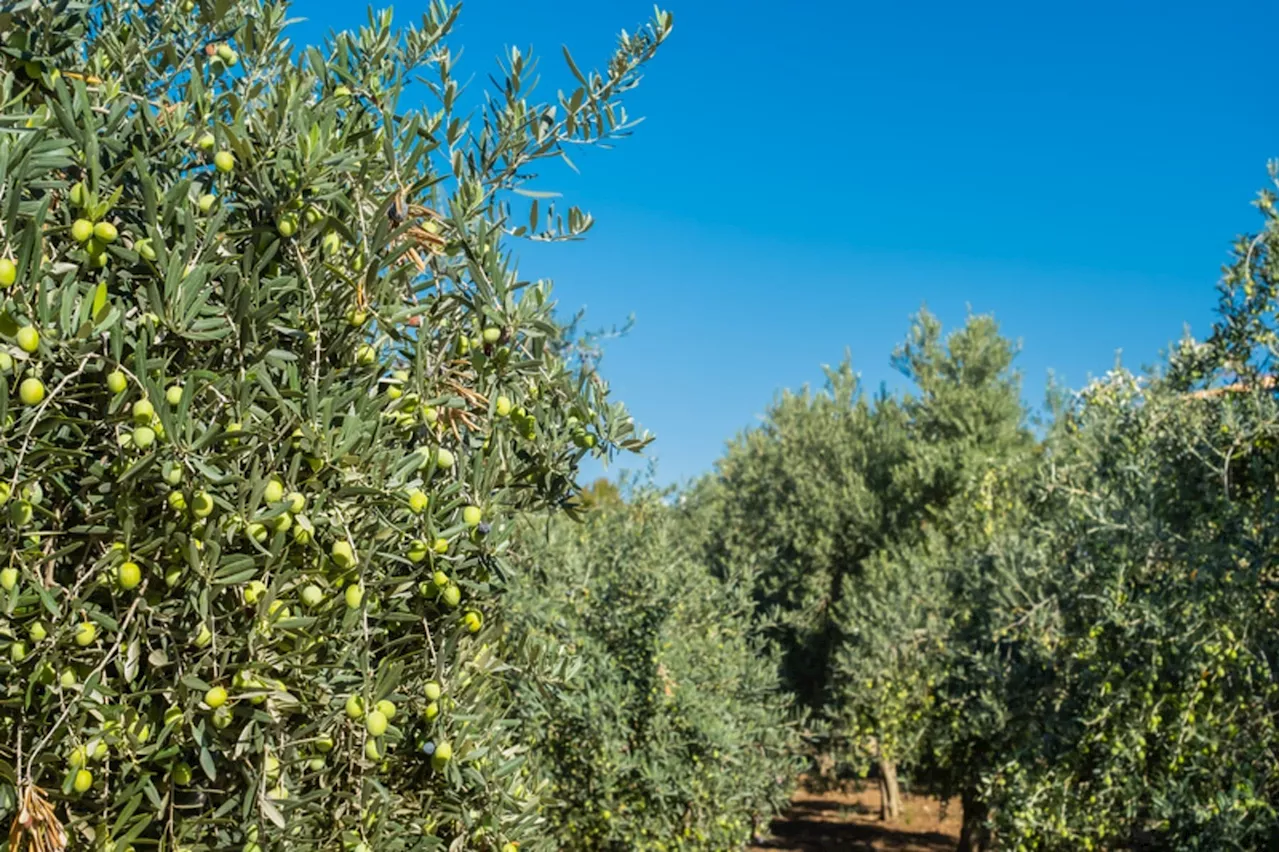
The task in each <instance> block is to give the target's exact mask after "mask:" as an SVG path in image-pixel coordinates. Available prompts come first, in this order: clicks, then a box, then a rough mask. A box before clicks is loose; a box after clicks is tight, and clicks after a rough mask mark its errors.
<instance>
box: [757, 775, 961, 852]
mask: <svg viewBox="0 0 1280 852" xmlns="http://www.w3.org/2000/svg"><path fill="white" fill-rule="evenodd" d="M879 816H880V795H879V793H878V792H877V791H876V790H875V789H874V788H871V789H865V790H859V791H855V792H841V791H831V792H828V793H809V792H806V791H805V790H803V789H801V790H800V791H798V792H797V793H796V796H795V798H794V799H792V800H791V806H790V807H789V808H787V810H786V811H785V812H783V814H782V815H781V816H780V817H778V818H777V819H776V820H774V821H773V825H772V826H771V834H770V836H769V838H768V839H767V840H766V841H765V842H763V843H762V844H761V845H759V846H752V847H750V849H749V852H819V850H822V852H828V850H829V852H873V850H874V852H952V850H954V849H955V848H956V842H957V841H958V840H959V839H960V803H959V802H958V801H956V802H952V803H951V806H950V807H949V808H947V809H946V811H945V812H944V811H943V809H942V803H941V802H939V801H938V800H937V799H930V798H926V797H923V796H911V795H904V796H903V807H902V815H901V816H900V817H898V819H895V820H889V821H887V822H881V821H880V818H879Z"/></svg>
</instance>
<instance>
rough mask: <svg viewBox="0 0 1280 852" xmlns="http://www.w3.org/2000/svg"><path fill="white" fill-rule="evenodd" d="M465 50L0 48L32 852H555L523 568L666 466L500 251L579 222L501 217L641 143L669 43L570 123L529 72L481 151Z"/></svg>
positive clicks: (567, 99)
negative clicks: (514, 545)
mask: <svg viewBox="0 0 1280 852" xmlns="http://www.w3.org/2000/svg"><path fill="white" fill-rule="evenodd" d="M456 14H457V9H456V8H453V7H448V6H445V5H443V4H432V5H431V6H430V8H429V11H428V13H427V14H426V15H425V16H424V17H423V19H422V22H421V25H420V26H417V27H412V28H406V29H400V30H395V29H392V27H391V18H390V14H389V13H388V14H384V15H379V16H372V15H371V17H370V20H369V24H368V26H366V27H364V28H362V29H361V30H360V31H359V32H358V33H341V34H338V35H336V36H334V37H332V38H331V39H330V40H329V41H327V42H326V43H325V44H323V45H322V46H318V47H314V48H308V49H306V50H302V51H299V52H294V51H293V50H292V49H291V48H290V46H289V45H288V43H287V42H286V40H285V38H284V28H285V26H286V22H287V17H288V9H287V8H286V5H285V4H284V3H277V2H266V0H263V2H257V0H200V2H193V0H187V2H154V3H150V2H141V1H140V0H137V1H136V2H126V0H120V2H114V0H112V1H111V2H108V0H94V2H76V0H68V2H61V3H43V2H33V0H20V1H19V2H17V3H8V4H5V7H4V11H3V12H0V40H2V41H3V47H0V369H2V371H3V372H0V379H2V380H3V383H4V387H3V389H0V390H2V392H0V422H3V423H4V431H3V434H2V435H0V504H5V505H4V510H5V520H4V522H3V524H0V559H2V562H3V565H2V566H0V567H2V570H0V711H2V712H0V818H4V819H5V820H6V821H8V820H9V819H10V818H12V819H13V830H12V833H11V835H10V843H11V845H12V846H15V847H17V848H33V849H58V848H63V845H64V844H65V843H66V842H68V841H69V842H70V844H71V845H72V846H73V847H74V848H90V847H91V848H98V849H114V850H125V849H129V848H134V847H135V846H136V847H141V848H158V849H179V848H181V849H186V850H196V849H219V850H225V849H228V848H240V847H243V848H244V849H246V850H252V849H257V848H259V847H260V846H267V847H270V848H296V849H335V848H344V847H345V848H356V849H369V848H376V849H379V850H395V849H408V848H414V849H430V848H443V847H446V846H449V845H451V844H452V846H453V848H459V847H461V846H466V847H467V848H476V849H498V848H505V849H508V850H509V849H511V848H513V847H512V846H510V844H511V843H512V842H515V841H522V840H526V839H533V840H536V839H537V838H538V837H540V836H541V834H540V832H539V831H538V830H537V829H536V824H537V822H538V820H539V818H538V817H537V814H536V807H537V802H536V800H535V799H534V798H533V797H531V796H530V795H529V788H530V786H532V785H527V783H526V782H529V781H530V780H531V778H530V776H529V771H530V770H529V767H528V766H526V765H525V764H523V763H522V761H521V760H520V758H521V754H522V745H521V743H520V742H519V733H518V730H517V729H516V727H515V726H514V725H504V724H503V720H502V716H501V714H502V712H503V711H504V708H505V707H507V706H508V705H507V704H506V703H505V702H504V700H503V698H504V695H506V693H505V692H504V690H506V689H507V688H508V687H507V685H506V681H505V680H503V679H502V678H500V677H489V676H487V673H489V672H491V671H493V670H494V669H497V668H500V664H499V662H498V661H496V660H495V659H494V658H493V655H492V653H491V651H490V650H488V649H486V644H485V643H486V642H487V640H488V639H489V637H490V634H491V633H493V632H494V629H495V624H496V623H497V622H499V621H500V619H498V618H497V616H499V615H500V611H501V610H500V602H499V599H498V597H497V591H498V585H499V583H500V581H501V578H502V576H503V574H504V572H505V571H506V570H507V568H508V566H507V564H506V556H505V547H506V544H505V542H506V539H507V536H508V533H509V529H510V526H511V521H512V520H513V519H515V518H517V517H519V515H520V514H521V513H523V512H526V511H529V510H534V509H537V510H545V509H547V508H548V507H553V508H554V507H559V506H561V505H562V504H563V503H564V501H565V500H566V499H567V498H568V497H569V496H571V494H572V493H573V489H574V485H573V480H574V477H575V474H576V469H577V464H578V462H579V460H580V459H581V458H582V456H583V455H584V454H585V453H587V452H596V453H610V452H613V451H615V450H617V449H618V448H637V447H639V446H640V445H641V444H642V443H643V440H642V439H640V438H637V437H635V436H633V434H632V426H631V422H630V420H629V419H628V418H627V417H626V416H625V414H624V412H622V410H621V408H620V407H618V406H617V405H613V404H609V403H608V402H607V400H606V398H605V394H606V391H605V388H604V385H603V383H601V382H600V381H599V380H598V379H597V378H596V377H595V375H594V373H593V371H592V369H591V364H590V361H589V360H588V361H585V362H584V361H583V360H582V359H581V358H578V357H576V356H575V354H574V353H575V350H574V349H573V348H572V347H571V346H570V342H569V340H567V339H566V337H565V334H564V332H563V330H562V328H561V326H559V325H558V324H557V323H556V321H555V319H554V317H553V315H552V304H551V302H550V301H549V299H548V291H547V289H546V287H545V286H544V285H541V284H535V285H530V284H529V283H528V282H524V281H521V280H520V279H519V278H518V276H517V275H516V272H515V269H514V265H513V262H512V259H511V257H510V256H509V254H508V253H507V252H506V251H505V249H504V246H505V245H506V238H508V237H512V236H521V235H524V236H532V237H536V238H539V239H557V238H561V237H575V236H577V235H579V234H581V233H582V232H583V231H585V230H586V228H587V227H588V226H589V225H590V218H589V217H587V216H586V215H585V214H582V213H580V212H579V211H577V210H570V211H567V222H568V224H567V226H566V225H565V224H564V223H563V221H562V220H561V216H560V215H559V214H557V213H556V212H555V211H554V210H550V211H549V210H547V209H546V208H545V207H543V208H542V209H541V210H540V209H539V208H538V204H537V202H536V201H535V202H533V203H532V204H531V205H530V208H531V209H529V210H527V211H525V210H523V209H522V210H520V211H514V212H513V210H512V209H511V199H510V194H509V193H510V191H512V190H518V189H519V186H520V184H522V183H524V182H526V181H527V180H528V179H529V178H530V177H531V171H530V170H531V167H532V166H533V165H534V164H535V163H536V162H537V161H539V160H543V159H546V158H550V157H559V156H561V155H562V154H563V152H564V148H565V146H566V145H567V144H569V143H570V142H572V143H576V144H584V143H587V144H589V143H592V142H595V141H598V140H600V139H606V138H613V137H616V136H619V135H622V134H624V133H625V132H626V129H627V127H628V120H627V117H626V114H625V112H624V111H622V109H621V107H620V103H619V100H618V99H619V96H620V95H621V94H622V93H623V92H625V91H626V90H627V89H628V88H630V87H631V86H632V85H633V84H634V83H635V82H636V80H637V78H638V72H639V69H640V67H641V65H642V64H643V63H644V62H645V61H646V60H648V59H649V58H650V57H651V56H652V55H653V53H654V51H655V50H656V49H657V47H658V45H659V44H660V43H661V42H662V41H663V39H664V38H665V37H666V34H667V32H668V31H669V27H670V19H669V17H668V16H667V15H665V14H664V13H660V12H659V13H658V14H657V17H656V18H655V20H654V21H653V23H652V24H651V25H650V26H648V27H646V28H642V29H641V30H640V31H639V33H638V34H635V35H630V36H628V35H625V34H624V35H623V36H622V38H621V39H620V41H619V43H618V46H617V50H616V52H615V53H614V55H613V57H612V58H611V59H610V60H609V62H608V65H607V68H606V70H605V71H603V72H601V73H591V74H584V73H581V72H579V71H578V69H577V68H576V67H573V66H572V60H569V63H570V70H571V72H572V74H573V75H575V76H576V77H577V79H578V81H579V83H580V84H581V85H580V87H579V88H578V89H577V90H576V91H572V92H571V93H567V94H564V95H562V96H561V98H560V101H559V103H558V104H552V105H548V104H537V103H534V102H531V101H528V100H526V94H527V90H528V88H529V82H530V80H529V77H530V71H531V68H532V63H531V62H530V60H529V59H528V58H527V57H524V56H522V55H521V54H520V53H518V52H516V51H512V52H511V53H510V54H509V56H508V57H507V61H506V65H505V66H504V67H503V68H502V69H501V71H500V74H499V76H498V81H499V83H498V85H499V88H498V91H496V92H495V93H493V96H492V97H490V98H489V99H487V100H486V101H485V102H484V103H483V105H482V106H481V107H480V108H479V109H477V111H476V112H475V114H470V113H469V112H468V111H467V110H464V108H463V107H462V105H461V104H460V97H459V93H460V87H459V83H458V81H457V80H455V79H454V60H455V52H453V51H451V50H450V49H449V47H448V46H447V41H446V39H447V36H448V34H449V31H450V28H451V27H452V25H453V22H454V20H455V16H456ZM566 56H567V54H566ZM419 77H420V78H421V79H422V80H423V83H424V85H423V90H424V96H425V97H426V99H427V103H428V104H429V107H427V108H422V109H411V110H405V109H403V107H402V106H400V105H399V103H398V101H399V99H400V98H401V95H402V90H403V87H404V86H405V85H406V84H407V83H409V82H411V81H413V80H415V79H416V78H419ZM526 212H527V214H528V215H527V216H526V215H525V214H526ZM516 215H518V216H519V221H518V222H517V221H516V220H515V219H514V218H513V217H514V216H516ZM439 693H442V694H439Z"/></svg>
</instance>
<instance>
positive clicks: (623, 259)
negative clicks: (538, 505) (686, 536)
mask: <svg viewBox="0 0 1280 852" xmlns="http://www.w3.org/2000/svg"><path fill="white" fill-rule="evenodd" d="M421 8H422V6H421V4H414V3H400V4H398V5H397V6H396V12H397V15H398V17H399V18H400V19H402V20H406V21H407V20H412V19H416V18H417V16H418V14H419V11H420V9H421ZM664 8H667V9H669V10H670V11H672V12H673V13H674V15H675V31H674V34H673V35H672V37H671V39H670V41H669V42H668V44H667V45H666V46H665V50H664V51H662V53H661V55H660V56H659V57H658V58H657V60H656V61H655V62H654V63H653V65H652V66H651V68H650V69H649V71H648V73H647V75H646V78H645V80H644V82H643V83H642V85H641V86H640V88H639V89H637V90H636V91H635V92H634V93H633V97H632V99H631V100H630V101H629V111H630V112H632V113H634V114H638V115H643V116H645V117H646V120H645V122H644V123H643V124H641V125H640V127H639V128H638V129H637V131H636V133H635V135H634V136H632V137H631V138H630V139H627V140H624V141H623V142H622V143H620V144H619V145H618V146H617V147H616V148H615V149H614V150H612V151H606V152H601V153H599V154H597V155H593V156H589V157H580V158H577V162H578V165H579V166H580V168H581V169H582V174H581V175H580V176H579V175H574V174H573V173H572V172H571V171H569V170H568V169H567V168H557V169H553V170H550V171H548V172H547V173H546V174H545V175H544V176H543V178H542V179H541V180H540V181H539V183H538V185H537V188H542V189H548V190H556V191H561V192H564V193H565V195H566V199H565V200H566V201H570V202H573V203H577V204H579V205H580V206H582V207H584V208H586V209H588V210H589V211H590V212H591V213H593V214H594V215H595V217H596V219H597V225H596V227H595V229H593V231H592V232H591V234H590V235H589V238H588V239H587V240H586V241H585V242H582V243H577V244H569V245H559V246H549V247H543V246H536V247H534V246H530V247H529V250H527V251H522V254H523V257H524V258H525V259H524V261H523V263H522V267H521V268H522V272H523V273H524V274H525V276H526V277H548V278H552V279H554V280H555V292H556V293H557V294H558V297H559V299H560V302H561V304H562V305H563V306H564V308H565V309H566V310H568V311H572V310H576V309H577V308H579V307H585V308H586V309H587V311H588V320H589V324H591V325H609V324H613V323H616V322H622V321H624V320H625V319H626V317H627V316H628V315H629V314H631V313H634V314H635V316H636V323H637V324H636V327H635V329H634V330H633V332H632V333H631V334H630V335H629V336H628V337H626V338H624V339H621V340H618V341H614V342H612V343H611V344H610V345H609V347H608V349H607V354H606V356H605V359H604V362H603V372H604V374H605V377H606V378H607V379H608V380H609V381H610V383H611V386H612V388H613V389H614V391H615V393H616V395H617V397H618V398H620V399H622V400H623V401H625V402H626V403H627V404H628V405H629V406H630V407H631V410H632V412H633V413H634V414H635V416H636V418H637V420H638V421H639V422H640V423H641V424H642V425H643V426H645V427H647V428H649V429H651V430H652V431H654V432H655V433H657V435H658V440H657V442H656V443H655V444H654V445H653V448H652V450H651V451H650V453H649V455H650V456H652V457H654V458H655V459H656V461H657V475H658V479H659V480H660V481H663V482H681V481H684V480H686V479H687V478H689V477H692V476H696V475H697V474H699V473H701V472H703V471H706V470H708V469H710V467H711V466H712V464H713V463H714V461H715V459H716V458H717V457H718V456H719V455H720V454H721V452H722V450H723V446H724V442H725V441H726V439H728V438H730V437H731V436H732V435H733V434H735V433H736V432H738V431H739V430H741V429H743V428H745V427H748V426H750V425H752V424H753V423H755V422H757V421H758V417H759V415H760V414H761V412H762V411H763V410H764V409H765V407H766V406H767V405H768V403H769V401H770V400H771V398H772V397H773V396H774V394H775V393H776V392H777V391H778V390H780V389H782V388H785V387H799V386H800V385H802V384H804V383H806V382H809V383H812V384H818V383H820V382H821V378H822V373H821V365H822V364H824V363H833V362H837V361H839V360H840V359H841V358H842V356H843V353H844V351H845V349H846V348H848V349H849V350H851V351H852V354H853V360H854V365H855V368H856V369H858V370H859V371H861V372H862V374H863V376H864V378H865V379H866V380H867V382H869V383H870V385H871V386H873V387H874V386H876V385H878V384H879V383H880V382H881V381H887V382H888V383H889V384H890V386H891V387H898V386H900V383H899V382H898V381H897V378H896V376H895V374H894V373H893V371H892V370H891V368H890V367H889V365H888V358H889V354H890V351H891V350H892V348H893V346H894V345H895V344H896V343H897V342H898V341H900V340H901V339H902V338H903V337H904V335H905V333H906V330H907V326H908V319H909V316H910V315H911V313H912V312H914V311H915V310H916V309H918V308H919V307H920V306H921V305H922V304H927V305H928V307H929V308H930V309H931V310H933V311H934V312H935V313H937V314H938V315H939V316H940V317H941V318H942V319H943V321H944V322H945V323H946V324H947V325H948V327H954V326H955V325H956V324H958V323H961V322H963V320H964V317H965V313H966V307H967V306H971V307H972V309H973V310H975V311H978V312H984V313H986V312H989V313H993V314H994V315H995V316H996V318H997V319H998V320H999V321H1000V323H1001V325H1002V328H1003V330H1004V332H1005V333H1006V334H1008V335H1009V336H1010V337H1012V338H1014V339H1018V340H1020V341H1021V342H1022V345H1023V352H1022V355H1021V356H1020V358H1019V363H1020V366H1021V369H1022V371H1023V374H1024V376H1025V387H1026V396H1027V400H1028V403H1029V404H1031V405H1032V406H1036V407H1038V406H1039V405H1040V404H1041V402H1042V400H1043V394H1044V388H1045V383H1046V379H1047V376H1048V373H1049V371H1050V370H1052V371H1053V372H1054V374H1055V375H1056V376H1057V377H1058V378H1059V380H1060V381H1062V382H1064V383H1066V384H1069V385H1072V386H1078V385H1080V384H1082V383H1083V382H1084V381H1085V380H1086V379H1087V378H1088V376H1089V375H1091V374H1093V375H1097V374H1100V373H1102V372H1105V371H1106V370H1107V369H1109V368H1110V367H1111V366H1112V365H1113V364H1114V363H1115V359H1116V353H1117V351H1122V353H1123V361H1124V363H1125V364H1126V366H1130V367H1135V368H1137V367H1140V366H1142V365H1143V364H1146V363H1151V362H1153V361H1155V359H1156V357H1157V355H1158V353H1159V351H1160V350H1161V349H1162V348H1164V347H1165V346H1167V345H1168V344H1169V343H1170V342H1171V341H1172V340H1174V339H1176V338H1177V337H1178V336H1179V335H1180V334H1181V331H1182V329H1183V327H1184V325H1186V324H1189V325H1190V326H1191V328H1192V330H1193V332H1194V333H1197V334H1203V333H1204V332H1205V330H1206V329H1207V328H1208V324H1209V322H1210V320H1211V317H1212V309H1213V305H1214V302H1215V297H1214V290H1213V287H1214V284H1215V282H1216V281H1217V278H1218V274H1219V269H1220V266H1221V264H1222V263H1223V262H1224V261H1225V260H1226V258H1227V251H1228V248H1229V245H1230V242H1231V240H1232V239H1233V238H1234V236H1236V235H1237V234H1239V233H1242V232H1244V231H1247V230H1252V229H1254V228H1255V227H1256V226H1257V224H1258V222H1259V219H1258V217H1257V215H1256V213H1255V212H1254V211H1253V210H1252V208H1251V207H1250V206H1249V202H1250V200H1251V199H1252V198H1253V197H1254V195H1255V193H1256V191H1257V190H1258V189H1260V188H1261V187H1262V186H1263V185H1264V183H1265V181H1266V169H1265V165H1266V160H1267V159H1268V158H1270V157H1275V156H1276V143H1277V133H1276V112H1275V109H1276V103H1277V84H1276V78H1277V75H1276V67H1277V48H1276V36H1275V34H1276V30H1277V18H1276V6H1275V4H1274V3H1273V2H1262V0H1250V2H1241V1H1240V0H1227V2H1222V3H1217V4H1209V3H1204V2H1199V3H1189V2H1177V1H1176V0H1174V2H1159V3H1157V2H1141V3H1139V2H1116V0H1112V2H1105V3H1104V2H1081V3H1075V4H1069V5H1053V6H1046V5H1044V4H1034V3H1031V4H1028V3H1024V2H1023V3H1011V2H991V3H964V4H957V3H941V2H922V3H914V4H903V3H883V4H862V3H829V2H824V3H818V2H809V3H798V4H791V3H754V2H708V0H685V1H684V2H679V0H676V2H673V3H672V4H671V5H666V6H664ZM650 9H651V6H650V5H649V4H648V3H646V2H639V1H638V0H637V2H622V0H608V2H600V0H555V2H544V3H528V2H508V1H507V0H501V2H500V0H471V2H468V3H465V4H464V7H463V12H462V17H461V19H460V23H459V26H458V29H457V32H456V37H455V39H454V41H453V44H454V45H455V46H460V47H462V48H463V49H464V56H463V60H462V62H461V68H462V69H463V71H464V72H466V73H469V74H472V75H474V76H475V85H477V86H479V85H482V84H483V83H484V81H485V75H487V74H488V73H489V72H490V71H492V70H493V68H494V62H495V58H496V57H497V56H498V55H499V53H500V52H502V50H503V48H504V47H505V46H508V45H517V46H520V47H521V48H522V49H524V48H526V47H529V46H530V45H532V46H533V47H534V49H535V51H536V52H537V53H538V54H539V55H540V56H542V57H543V60H544V61H543V66H542V71H543V86H544V88H545V95H546V96H547V97H548V98H549V97H550V96H551V95H552V94H553V93H554V89H555V87H556V86H565V87H568V86H569V85H570V84H571V78H569V76H568V74H567V72H564V71H563V63H562V61H561V60H560V56H559V53H560V45H561V44H567V45H568V46H569V48H570V49H571V50H572V51H573V53H574V56H575V59H576V60H577V62H578V64H579V66H580V67H585V66H587V65H592V66H594V65H597V64H599V63H601V62H603V60H604V59H605V58H606V57H607V56H608V53H609V51H610V50H611V49H612V47H613V40H614V36H615V34H616V33H617V32H618V31H619V30H620V29H622V28H627V29H628V30H632V29H634V27H635V25H636V24H637V23H639V22H641V21H643V20H645V19H646V17H647V16H648V14H649V11H650ZM295 11H296V12H297V13H298V14H303V15H307V16H308V17H309V18H310V22H309V23H307V24H305V25H299V26H298V27H296V28H295V31H294V37H295V39H297V40H300V41H310V40H314V39H317V38H318V37H319V36H320V35H322V34H323V33H324V32H325V31H327V30H328V29H329V28H331V27H332V28H344V27H349V26H355V25H358V24H360V23H362V22H363V18H364V13H363V4H361V3H358V2H346V3H334V2H314V0H311V1H310V2H304V3H300V4H298V5H296V6H295ZM632 465H633V466H634V463H632ZM591 473H594V471H591Z"/></svg>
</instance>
